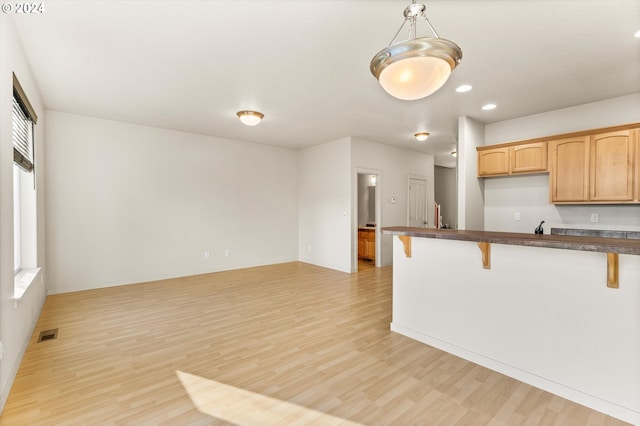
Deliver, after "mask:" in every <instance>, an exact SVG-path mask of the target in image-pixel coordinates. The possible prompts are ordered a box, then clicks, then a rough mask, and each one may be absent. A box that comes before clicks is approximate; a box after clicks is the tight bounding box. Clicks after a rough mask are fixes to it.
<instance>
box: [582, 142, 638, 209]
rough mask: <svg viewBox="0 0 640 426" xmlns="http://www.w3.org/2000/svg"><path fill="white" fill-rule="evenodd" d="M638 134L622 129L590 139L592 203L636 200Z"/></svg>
mask: <svg viewBox="0 0 640 426" xmlns="http://www.w3.org/2000/svg"><path fill="white" fill-rule="evenodd" d="M636 134H637V130H622V131H618V132H609V133H601V134H597V135H593V136H591V152H590V155H591V159H590V165H591V174H590V184H591V187H590V191H589V199H590V200H591V201H633V199H634V196H635V195H636V194H634V188H633V183H634V182H633V181H634V179H635V176H636V170H635V169H636V167H637V165H636V152H635V151H636V150H637V147H636V137H635V136H636ZM638 183H640V182H638Z"/></svg>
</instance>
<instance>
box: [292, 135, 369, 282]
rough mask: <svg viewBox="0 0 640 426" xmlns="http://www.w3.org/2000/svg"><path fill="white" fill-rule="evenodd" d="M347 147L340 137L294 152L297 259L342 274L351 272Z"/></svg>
mask: <svg viewBox="0 0 640 426" xmlns="http://www.w3.org/2000/svg"><path fill="white" fill-rule="evenodd" d="M350 146H351V141H350V139H349V138H344V139H340V140H337V141H334V142H328V143H325V144H322V145H317V146H314V147H311V148H307V149H304V150H302V151H300V152H299V153H298V177H297V179H298V256H299V259H300V260H301V261H303V262H308V263H312V264H315V265H319V266H324V267H327V268H331V269H336V270H338V271H343V272H351V220H352V207H351V204H352V202H351V196H352V188H351V173H350V171H351V148H350ZM353 194H357V192H353Z"/></svg>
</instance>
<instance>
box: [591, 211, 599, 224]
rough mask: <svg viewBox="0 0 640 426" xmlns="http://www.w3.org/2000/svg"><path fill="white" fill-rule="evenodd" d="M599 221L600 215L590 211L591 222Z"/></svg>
mask: <svg viewBox="0 0 640 426" xmlns="http://www.w3.org/2000/svg"><path fill="white" fill-rule="evenodd" d="M599 221H600V215H599V214H598V213H591V222H592V223H598V222H599Z"/></svg>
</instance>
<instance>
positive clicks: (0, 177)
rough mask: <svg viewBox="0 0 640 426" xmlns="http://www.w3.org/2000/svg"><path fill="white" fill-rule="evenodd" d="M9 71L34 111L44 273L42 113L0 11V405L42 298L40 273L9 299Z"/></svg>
mask: <svg viewBox="0 0 640 426" xmlns="http://www.w3.org/2000/svg"><path fill="white" fill-rule="evenodd" d="M13 72H15V74H16V76H17V77H18V79H19V81H20V83H21V85H22V88H23V89H24V90H25V92H26V94H27V96H28V98H29V101H30V102H31V104H32V106H33V107H34V109H35V111H36V114H37V115H38V124H37V125H36V127H35V134H34V140H35V160H36V161H35V164H36V187H37V199H36V206H37V230H36V240H37V244H38V249H37V264H38V266H40V267H41V268H42V270H41V271H42V272H44V271H45V254H46V253H45V229H44V227H45V219H44V205H45V201H44V200H45V179H44V175H45V173H44V172H45V162H44V159H45V157H44V147H45V142H44V131H43V129H44V126H45V121H46V119H45V117H44V113H43V107H42V102H41V100H40V94H39V89H38V87H37V85H36V82H35V80H34V78H33V75H32V73H31V69H30V67H29V64H28V62H27V60H26V58H25V56H24V55H23V53H22V47H21V45H20V41H19V40H18V38H17V36H16V34H15V31H14V28H13V23H12V22H11V20H10V19H9V17H8V15H6V14H2V15H0V129H1V130H0V338H1V339H2V342H3V349H4V354H3V357H2V360H0V409H1V408H2V406H4V402H5V401H6V398H7V396H8V394H9V391H10V389H11V384H12V383H13V379H14V377H15V374H16V373H17V371H18V368H19V366H20V361H21V360H22V356H23V354H24V351H25V349H26V346H27V344H28V342H29V339H30V337H31V334H32V332H33V328H34V327H35V324H36V321H37V319H38V316H39V314H40V311H41V310H42V305H43V304H44V299H45V297H46V292H45V284H46V283H45V282H44V280H43V279H42V277H43V274H42V272H41V274H40V276H39V278H36V280H35V282H34V283H33V284H32V285H31V286H30V287H29V289H28V290H27V291H26V293H25V294H24V295H23V297H22V299H21V300H20V302H19V303H18V304H17V305H16V304H14V301H13V295H14V293H13V289H14V274H13V141H12V140H13V138H12V124H11V123H12V108H13V107H12V98H13V96H12V92H13V74H12V73H13Z"/></svg>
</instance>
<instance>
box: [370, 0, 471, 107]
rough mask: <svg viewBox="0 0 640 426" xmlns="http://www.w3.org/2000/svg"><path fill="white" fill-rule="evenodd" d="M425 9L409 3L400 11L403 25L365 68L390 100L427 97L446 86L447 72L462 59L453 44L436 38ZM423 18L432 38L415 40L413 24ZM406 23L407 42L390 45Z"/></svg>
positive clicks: (421, 5) (449, 72) (460, 53)
mask: <svg viewBox="0 0 640 426" xmlns="http://www.w3.org/2000/svg"><path fill="white" fill-rule="evenodd" d="M425 11H426V6H425V5H424V4H421V3H416V2H415V0H413V1H412V3H411V5H409V6H407V8H406V9H405V10H404V22H403V23H402V25H401V26H400V29H399V30H398V32H397V33H396V35H395V36H394V37H393V39H392V40H391V43H389V46H387V47H385V48H384V49H382V50H381V51H380V52H378V53H377V54H376V55H375V56H374V57H373V59H372V60H371V64H370V65H369V69H370V70H371V73H372V74H373V75H374V76H375V78H376V79H378V81H379V82H380V85H382V88H383V89H384V90H385V91H386V92H387V93H389V94H390V95H391V96H393V97H396V98H398V99H402V100H407V101H410V100H415V99H421V98H424V97H426V96H429V95H430V94H432V93H433V92H435V91H436V90H438V89H439V88H441V87H442V85H444V83H446V81H447V79H448V78H449V75H451V71H453V69H454V68H455V67H456V66H457V65H458V64H459V63H460V60H461V59H462V49H460V46H458V45H457V44H455V43H454V42H452V41H450V40H447V39H444V38H440V37H439V36H438V33H437V32H436V30H435V29H434V28H433V26H432V25H431V22H429V19H428V18H427V15H426V14H425ZM418 18H424V20H425V21H427V25H428V26H429V28H430V29H431V31H432V32H433V34H434V35H435V38H431V37H421V38H416V21H417V20H418ZM407 22H409V39H408V40H405V41H401V42H398V43H395V44H394V41H395V40H396V37H398V34H400V31H402V28H404V26H405V24H406V23H407Z"/></svg>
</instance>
